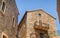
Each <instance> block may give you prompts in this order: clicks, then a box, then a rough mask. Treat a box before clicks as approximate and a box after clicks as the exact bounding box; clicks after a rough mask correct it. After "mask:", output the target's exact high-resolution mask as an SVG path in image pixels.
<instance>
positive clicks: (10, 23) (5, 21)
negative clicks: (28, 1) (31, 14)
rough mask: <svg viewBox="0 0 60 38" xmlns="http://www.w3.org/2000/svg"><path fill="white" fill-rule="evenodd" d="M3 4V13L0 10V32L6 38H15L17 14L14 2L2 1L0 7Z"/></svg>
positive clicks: (10, 0)
mask: <svg viewBox="0 0 60 38" xmlns="http://www.w3.org/2000/svg"><path fill="white" fill-rule="evenodd" d="M3 2H4V3H5V8H4V11H2V10H0V13H1V14H3V15H0V31H1V33H2V32H3V33H5V34H6V35H7V36H8V38H16V35H17V24H18V19H17V18H18V12H17V7H16V4H15V0H13V1H12V0H2V2H1V1H0V7H1V5H2V3H3ZM10 3H11V4H10ZM1 11H2V12H1ZM1 35H2V34H1ZM0 37H1V36H0Z"/></svg>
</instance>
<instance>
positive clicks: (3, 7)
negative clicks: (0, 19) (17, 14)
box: [2, 2, 5, 11]
mask: <svg viewBox="0 0 60 38" xmlns="http://www.w3.org/2000/svg"><path fill="white" fill-rule="evenodd" d="M4 9H5V3H4V2H3V4H2V11H4Z"/></svg>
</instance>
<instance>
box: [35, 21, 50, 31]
mask: <svg viewBox="0 0 60 38" xmlns="http://www.w3.org/2000/svg"><path fill="white" fill-rule="evenodd" d="M34 28H36V29H41V30H48V29H49V24H47V23H42V21H41V20H39V22H37V21H36V22H35V23H34Z"/></svg>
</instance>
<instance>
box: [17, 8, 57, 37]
mask: <svg viewBox="0 0 60 38" xmlns="http://www.w3.org/2000/svg"><path fill="white" fill-rule="evenodd" d="M18 30H19V32H18V35H19V36H18V37H19V38H54V37H55V36H56V35H57V31H56V18H54V17H53V16H51V15H50V14H48V13H46V12H45V11H43V10H42V9H39V10H32V11H27V12H26V13H25V15H24V16H23V18H22V20H21V22H20V24H19V26H18Z"/></svg>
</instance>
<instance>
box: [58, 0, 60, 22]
mask: <svg viewBox="0 0 60 38" xmlns="http://www.w3.org/2000/svg"><path fill="white" fill-rule="evenodd" d="M57 12H58V16H59V22H60V0H57Z"/></svg>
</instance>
